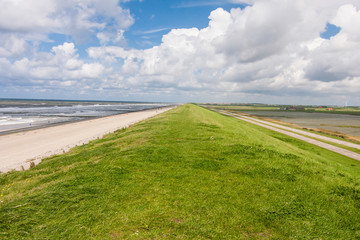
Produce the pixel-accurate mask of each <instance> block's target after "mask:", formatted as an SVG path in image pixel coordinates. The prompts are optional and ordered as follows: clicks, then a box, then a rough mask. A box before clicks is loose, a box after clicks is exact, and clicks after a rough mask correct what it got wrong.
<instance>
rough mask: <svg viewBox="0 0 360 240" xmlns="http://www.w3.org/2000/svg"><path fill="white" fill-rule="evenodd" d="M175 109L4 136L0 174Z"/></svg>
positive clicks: (0, 151)
mask: <svg viewBox="0 0 360 240" xmlns="http://www.w3.org/2000/svg"><path fill="white" fill-rule="evenodd" d="M174 107H175V106H170V107H163V108H156V109H148V110H143V111H137V112H128V113H122V114H116V115H111V116H106V117H100V118H94V119H90V120H89V119H85V120H80V121H76V122H70V123H69V122H67V123H60V124H56V125H51V126H49V125H48V126H46V125H45V126H43V127H39V128H36V129H24V130H23V131H19V132H15V133H8V134H1V135H0V172H1V173H6V172H9V171H11V170H13V169H14V170H22V169H29V168H30V165H31V164H33V163H35V164H38V163H39V162H41V160H42V159H43V158H45V157H50V156H52V155H56V154H62V153H65V152H68V151H69V150H70V149H72V148H73V147H75V146H79V145H83V144H86V143H88V142H90V141H92V140H95V139H98V138H101V137H103V136H104V135H106V134H108V133H112V132H115V131H116V130H119V129H122V128H126V127H129V126H130V125H132V124H135V123H137V122H139V121H142V120H145V119H147V118H150V117H153V116H155V115H157V114H160V113H163V112H165V111H168V110H170V109H172V108H174ZM32 162H33V163H32Z"/></svg>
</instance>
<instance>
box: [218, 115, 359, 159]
mask: <svg viewBox="0 0 360 240" xmlns="http://www.w3.org/2000/svg"><path fill="white" fill-rule="evenodd" d="M218 112H220V113H222V114H225V115H228V116H232V117H235V118H238V119H241V120H243V121H246V122H249V123H252V124H255V125H258V126H261V127H264V128H267V129H270V130H273V131H276V132H279V133H282V134H285V135H288V136H290V137H294V138H297V139H300V140H302V141H305V142H308V143H311V144H314V145H317V146H319V147H322V148H325V149H328V150H330V151H333V152H336V153H339V154H341V155H344V156H347V157H350V158H353V159H355V160H358V161H360V154H358V153H355V152H352V151H349V150H347V149H343V148H340V147H336V146H333V145H331V144H327V143H324V142H321V141H318V140H315V139H312V138H308V137H305V136H302V135H299V134H296V133H294V132H298V133H301V134H305V133H306V134H305V135H308V136H311V137H316V138H318V139H322V140H326V141H329V139H330V140H335V141H336V143H339V142H338V141H340V142H341V143H340V144H343V145H346V146H349V145H348V144H350V145H351V147H354V146H353V144H352V143H348V142H345V141H341V140H336V139H332V138H328V137H324V138H325V139H324V138H323V136H320V135H317V134H313V133H309V132H305V131H301V130H298V129H293V128H289V127H285V126H282V125H279V124H274V123H270V122H267V121H263V120H258V119H255V118H251V117H247V116H242V115H239V114H232V113H229V112H225V111H218ZM284 129H286V130H284ZM287 130H290V131H291V132H290V131H287ZM294 130H296V131H294ZM314 135H315V136H314ZM335 141H330V142H335ZM344 143H346V144H344ZM355 145H357V146H356V148H359V145H358V144H355Z"/></svg>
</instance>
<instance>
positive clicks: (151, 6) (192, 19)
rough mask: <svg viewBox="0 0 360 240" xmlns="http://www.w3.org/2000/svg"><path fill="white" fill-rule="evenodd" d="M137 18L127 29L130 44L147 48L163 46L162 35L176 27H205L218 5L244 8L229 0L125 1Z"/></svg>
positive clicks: (129, 45) (242, 5)
mask: <svg viewBox="0 0 360 240" xmlns="http://www.w3.org/2000/svg"><path fill="white" fill-rule="evenodd" d="M124 6H125V7H128V8H129V9H130V11H131V13H132V15H133V16H134V18H135V23H134V25H132V26H131V27H130V28H129V30H128V31H127V32H126V34H125V37H126V39H127V44H128V47H131V48H137V49H145V48H149V47H152V46H155V45H160V43H161V38H162V36H163V35H164V34H166V33H168V32H169V31H170V30H171V29H174V28H192V27H196V28H205V27H206V26H207V25H208V24H209V19H208V17H209V13H210V12H211V11H213V10H215V9H217V8H219V7H221V8H224V9H226V10H230V9H231V8H235V7H240V8H243V7H244V6H245V5H244V4H239V3H238V4H234V3H231V2H230V1H229V2H228V1H216V0H215V1H176V0H173V1H169V0H152V1H149V0H148V1H146V0H145V1H131V2H128V3H126V4H124Z"/></svg>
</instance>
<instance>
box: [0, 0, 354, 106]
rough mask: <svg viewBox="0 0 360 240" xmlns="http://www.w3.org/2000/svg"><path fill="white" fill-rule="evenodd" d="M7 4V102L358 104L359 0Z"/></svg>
mask: <svg viewBox="0 0 360 240" xmlns="http://www.w3.org/2000/svg"><path fill="white" fill-rule="evenodd" d="M0 5H1V8H0V98H36V99H72V100H114V101H151V102H154V101H155V102H158V101H161V102H219V103H230V102H232V103H267V104H308V105H324V104H325V105H340V106H345V105H360V67H359V66H360V31H359V29H360V1H359V0H317V1H313V0H301V1H293V0H196V1H194V0H187V1H185V0H172V1H169V0H0Z"/></svg>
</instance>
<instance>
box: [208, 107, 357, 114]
mask: <svg viewBox="0 0 360 240" xmlns="http://www.w3.org/2000/svg"><path fill="white" fill-rule="evenodd" d="M204 106H206V107H208V108H214V109H223V110H232V111H277V112H284V111H285V112H287V111H290V112H294V111H296V112H309V113H312V112H318V113H332V114H347V115H360V107H333V106H330V107H313V106H300V105H299V106H292V105H268V104H204ZM289 107H294V108H298V109H295V110H284V109H285V108H289ZM329 109H331V110H329Z"/></svg>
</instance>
